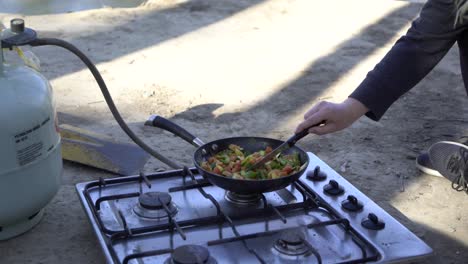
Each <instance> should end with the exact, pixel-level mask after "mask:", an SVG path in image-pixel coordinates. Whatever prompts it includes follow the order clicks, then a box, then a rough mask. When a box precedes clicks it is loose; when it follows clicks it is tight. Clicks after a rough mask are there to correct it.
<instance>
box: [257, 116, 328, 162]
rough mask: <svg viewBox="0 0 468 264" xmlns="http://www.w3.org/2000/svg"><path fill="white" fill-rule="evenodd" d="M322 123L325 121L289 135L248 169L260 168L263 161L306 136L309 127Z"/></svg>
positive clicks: (268, 159)
mask: <svg viewBox="0 0 468 264" xmlns="http://www.w3.org/2000/svg"><path fill="white" fill-rule="evenodd" d="M324 124H325V121H322V122H320V123H318V124H315V125H312V126H310V127H308V128H306V129H304V130H302V131H301V132H299V133H297V134H294V135H293V136H292V137H290V138H289V139H288V140H286V141H285V142H284V143H283V144H281V145H279V147H277V148H275V149H274V150H272V151H271V152H270V153H268V154H266V155H265V156H264V157H263V158H262V159H261V160H259V161H257V162H256V163H255V164H254V165H252V167H250V170H255V169H258V168H260V167H261V166H263V165H264V164H265V163H267V162H268V161H270V160H272V159H273V158H274V157H276V155H278V154H279V153H281V152H283V151H285V150H287V149H289V148H291V147H292V146H294V145H295V144H296V142H297V141H299V140H300V139H302V138H303V137H305V136H307V134H309V129H310V128H312V127H316V126H321V125H324Z"/></svg>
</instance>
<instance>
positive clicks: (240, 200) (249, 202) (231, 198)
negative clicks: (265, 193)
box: [224, 191, 262, 207]
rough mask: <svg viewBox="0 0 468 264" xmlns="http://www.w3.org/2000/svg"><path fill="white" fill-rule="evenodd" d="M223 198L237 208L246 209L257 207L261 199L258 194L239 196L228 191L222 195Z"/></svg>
mask: <svg viewBox="0 0 468 264" xmlns="http://www.w3.org/2000/svg"><path fill="white" fill-rule="evenodd" d="M224 198H225V199H226V200H227V201H228V202H230V203H232V204H234V205H237V206H239V207H248V206H253V205H257V204H258V202H259V201H260V200H261V199H262V196H261V195H260V194H239V193H234V192H230V191H228V192H226V194H225V195H224Z"/></svg>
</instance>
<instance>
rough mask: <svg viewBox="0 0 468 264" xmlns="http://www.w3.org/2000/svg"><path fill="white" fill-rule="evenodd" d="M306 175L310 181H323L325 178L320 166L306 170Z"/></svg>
mask: <svg viewBox="0 0 468 264" xmlns="http://www.w3.org/2000/svg"><path fill="white" fill-rule="evenodd" d="M306 177H307V179H309V180H311V181H323V180H325V179H326V178H327V174H326V173H325V172H323V171H321V170H320V166H316V167H315V169H314V170H313V171H308V172H307V174H306Z"/></svg>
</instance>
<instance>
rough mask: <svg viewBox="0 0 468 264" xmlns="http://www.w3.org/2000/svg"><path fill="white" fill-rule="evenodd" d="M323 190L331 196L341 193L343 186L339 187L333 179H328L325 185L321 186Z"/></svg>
mask: <svg viewBox="0 0 468 264" xmlns="http://www.w3.org/2000/svg"><path fill="white" fill-rule="evenodd" d="M323 191H324V192H325V193H326V194H328V195H332V196H336V195H341V194H343V193H344V189H343V187H341V186H340V185H339V184H338V182H336V181H335V180H330V181H329V182H328V184H327V185H325V186H324V187H323Z"/></svg>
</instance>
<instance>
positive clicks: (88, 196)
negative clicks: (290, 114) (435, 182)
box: [76, 153, 432, 264]
mask: <svg viewBox="0 0 468 264" xmlns="http://www.w3.org/2000/svg"><path fill="white" fill-rule="evenodd" d="M308 154H309V157H310V164H309V167H308V168H307V171H306V173H304V175H302V176H301V178H300V179H299V181H297V182H296V183H294V184H292V185H291V186H289V187H288V188H286V189H283V190H280V191H278V192H271V193H264V194H263V195H260V196H239V195H236V194H232V193H226V191H225V190H223V189H221V188H219V187H216V186H213V185H211V184H209V183H208V182H206V180H204V179H203V178H202V176H200V175H198V174H196V170H195V169H191V170H190V172H191V173H187V172H188V169H187V170H185V171H184V170H173V171H167V172H161V173H156V174H152V175H146V176H145V175H139V176H130V177H122V178H115V179H108V180H99V181H93V182H87V183H80V184H77V185H76V189H77V192H78V194H79V197H80V200H81V202H82V205H83V207H84V210H85V212H86V214H87V216H88V218H89V220H90V222H91V224H92V226H93V229H94V231H95V233H96V235H97V238H98V240H99V243H100V245H101V248H102V249H103V251H104V254H105V256H106V259H107V261H108V263H167V264H172V263H184V264H189V263H269V264H270V263H364V262H367V263H389V262H402V261H410V260H413V259H415V258H420V257H424V256H427V255H429V254H431V253H432V249H431V248H430V247H428V246H427V245H426V244H425V243H424V242H423V241H421V240H420V239H419V238H418V237H417V236H415V235H414V234H413V233H411V232H410V231H409V230H408V229H407V228H405V227H404V226H403V225H401V224H400V223H399V222H398V221H397V220H396V219H394V218H393V217H392V216H390V215H389V214H388V213H386V212H385V211H384V210H383V209H382V208H380V207H379V206H378V205H377V204H375V203H374V202H373V201H372V200H370V199H369V198H368V197H367V196H365V195H364V194H363V193H361V192H360V191H359V190H358V189H356V188H355V187H354V186H353V185H351V184H350V183H349V182H348V181H346V180H345V179H344V178H343V177H342V176H340V175H339V174H338V173H336V172H335V171H334V170H332V169H331V168H330V167H329V166H328V165H327V164H326V163H324V162H323V161H321V160H320V159H319V158H318V157H317V156H315V155H314V154H312V153H308ZM187 174H188V175H187ZM184 175H185V176H184ZM325 177H326V178H325Z"/></svg>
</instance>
